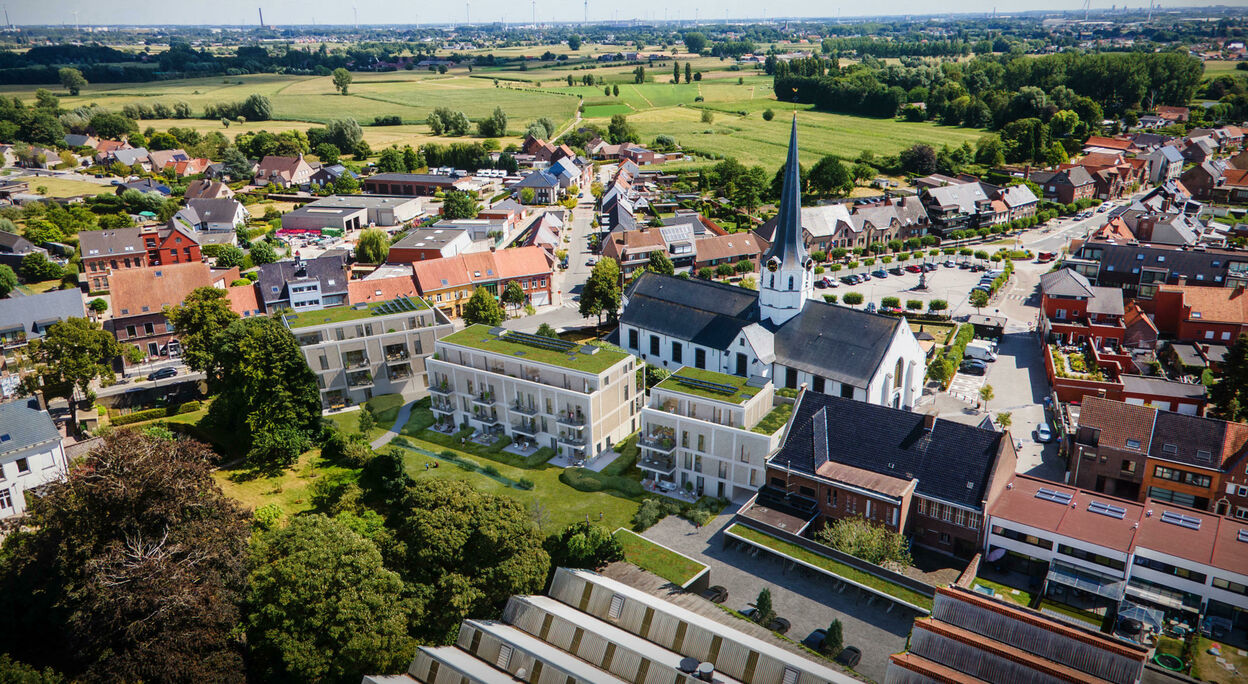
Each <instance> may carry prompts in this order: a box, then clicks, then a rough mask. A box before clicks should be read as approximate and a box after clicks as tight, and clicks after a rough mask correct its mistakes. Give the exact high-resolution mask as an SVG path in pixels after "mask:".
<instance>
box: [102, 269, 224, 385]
mask: <svg viewBox="0 0 1248 684" xmlns="http://www.w3.org/2000/svg"><path fill="white" fill-rule="evenodd" d="M235 280H238V268H237V267H234V268H229V269H222V270H214V269H212V268H209V267H208V264H206V263H204V262H202V261H193V262H190V263H180V264H170V265H166V266H152V267H150V268H143V269H130V270H123V271H118V272H116V273H114V274H113V275H112V282H111V285H112V312H113V317H112V318H110V319H109V320H107V321H105V323H104V329H105V330H108V331H109V332H111V333H113V335H114V336H115V337H116V338H117V341H118V342H120V343H122V344H132V345H134V346H136V347H138V348H139V351H141V352H143V355H144V359H143V360H142V361H141V363H150V362H152V361H159V360H165V359H176V358H179V357H180V356H181V355H182V350H181V346H180V345H179V344H178V339H177V331H176V330H174V327H173V324H172V323H170V322H169V321H168V319H166V318H165V308H166V307H171V306H178V305H179V304H181V303H182V300H184V299H186V296H187V295H189V294H190V293H191V292H192V291H194V290H195V289H197V288H201V287H217V288H222V289H224V288H225V287H226V286H227V285H229V284H230V283H232V282H234V281H235Z"/></svg>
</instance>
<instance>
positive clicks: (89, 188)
mask: <svg viewBox="0 0 1248 684" xmlns="http://www.w3.org/2000/svg"><path fill="white" fill-rule="evenodd" d="M14 180H18V181H22V182H25V183H29V184H30V192H32V193H33V192H36V190H35V189H36V188H39V187H46V188H47V189H48V192H47V193H46V194H44V197H51V198H56V199H62V198H65V197H78V196H79V195H99V194H101V193H107V194H110V195H111V194H113V186H111V185H101V184H99V183H89V182H87V181H79V180H67V179H64V178H57V177H55V176H22V177H20V178H16V179H14Z"/></svg>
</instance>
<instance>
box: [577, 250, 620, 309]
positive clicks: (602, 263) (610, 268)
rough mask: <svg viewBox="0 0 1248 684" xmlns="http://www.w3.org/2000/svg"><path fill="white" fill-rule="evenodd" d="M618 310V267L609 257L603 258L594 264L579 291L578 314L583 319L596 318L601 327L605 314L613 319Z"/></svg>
mask: <svg viewBox="0 0 1248 684" xmlns="http://www.w3.org/2000/svg"><path fill="white" fill-rule="evenodd" d="M619 310H620V265H619V264H618V263H616V261H615V259H612V258H611V257H603V258H601V259H599V260H598V263H596V264H594V270H593V271H591V272H590V274H589V278H588V279H587V280H586V281H585V287H584V288H583V289H582V290H581V305H580V314H581V316H583V317H586V318H588V317H589V316H597V317H598V325H602V315H603V314H604V313H605V314H607V315H608V316H609V317H611V318H614V317H615V315H616V312H617V311H619Z"/></svg>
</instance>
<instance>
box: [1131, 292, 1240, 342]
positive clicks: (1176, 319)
mask: <svg viewBox="0 0 1248 684" xmlns="http://www.w3.org/2000/svg"><path fill="white" fill-rule="evenodd" d="M1153 307H1154V308H1153V319H1154V321H1155V322H1156V324H1157V329H1158V331H1160V332H1162V333H1164V334H1168V335H1173V336H1174V339H1176V340H1183V341H1193V342H1203V343H1206V344H1222V345H1227V346H1229V345H1231V344H1234V343H1235V340H1237V339H1239V337H1240V335H1248V292H1245V289H1244V286H1243V285H1240V286H1238V287H1233V288H1232V287H1208V286H1204V287H1201V286H1194V285H1188V284H1186V282H1183V281H1181V282H1180V284H1178V285H1162V286H1160V287H1159V288H1157V294H1156V295H1154V297H1153Z"/></svg>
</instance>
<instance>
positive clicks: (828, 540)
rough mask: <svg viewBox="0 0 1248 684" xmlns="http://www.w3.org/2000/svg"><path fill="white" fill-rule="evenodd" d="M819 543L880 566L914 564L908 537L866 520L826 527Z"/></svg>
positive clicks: (854, 519) (846, 520) (849, 520)
mask: <svg viewBox="0 0 1248 684" xmlns="http://www.w3.org/2000/svg"><path fill="white" fill-rule="evenodd" d="M815 540H816V541H818V542H819V543H821V544H827V545H828V546H831V547H832V548H834V549H836V550H838V551H841V552H843V553H848V554H849V555H851V556H854V557H856V558H861V559H862V560H865V561H867V562H868V563H874V564H876V565H880V566H887V565H893V566H902V567H905V566H908V565H910V564H911V558H910V551H909V545H908V542H907V541H906V536H905V535H903V534H901V533H898V532H893V531H891V530H889V529H888V528H887V527H884V526H883V525H879V524H876V523H873V522H871V521H869V520H867V519H866V518H863V517H859V516H855V517H852V518H841V519H840V520H837V521H835V522H832V523H829V524H827V525H825V526H824V528H823V529H821V530H819V531H818V532H817V533H816V534H815Z"/></svg>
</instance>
